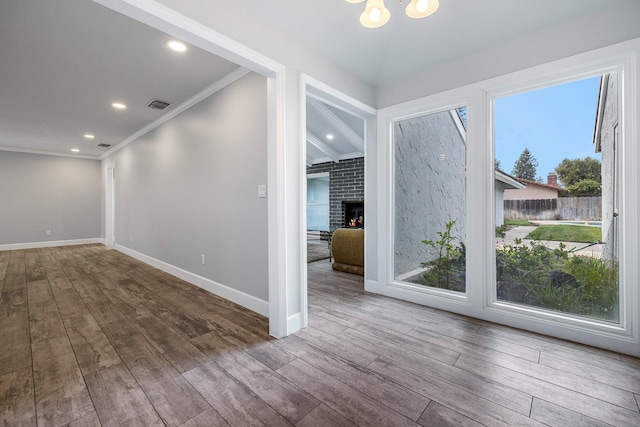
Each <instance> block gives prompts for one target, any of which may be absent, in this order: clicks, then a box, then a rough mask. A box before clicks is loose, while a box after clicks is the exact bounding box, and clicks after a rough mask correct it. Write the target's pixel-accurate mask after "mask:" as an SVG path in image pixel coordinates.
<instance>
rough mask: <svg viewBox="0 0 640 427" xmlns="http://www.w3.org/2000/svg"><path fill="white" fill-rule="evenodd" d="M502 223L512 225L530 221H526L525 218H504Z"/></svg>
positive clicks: (528, 223)
mask: <svg viewBox="0 0 640 427" xmlns="http://www.w3.org/2000/svg"><path fill="white" fill-rule="evenodd" d="M504 225H507V226H509V225H514V226H519V225H531V223H530V222H529V221H527V220H526V219H505V220H504Z"/></svg>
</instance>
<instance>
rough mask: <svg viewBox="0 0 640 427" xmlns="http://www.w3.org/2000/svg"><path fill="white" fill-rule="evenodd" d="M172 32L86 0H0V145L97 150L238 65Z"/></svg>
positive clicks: (95, 153)
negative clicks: (171, 44) (176, 42)
mask: <svg viewBox="0 0 640 427" xmlns="http://www.w3.org/2000/svg"><path fill="white" fill-rule="evenodd" d="M169 39H170V37H169V36H167V35H166V34H163V33H161V32H159V31H156V30H154V29H152V28H150V27H148V26H146V25H143V24H140V23H139V22H137V21H134V20H132V19H130V18H127V17H125V16H123V15H121V14H118V13H116V12H113V11H111V10H110V9H107V8H105V7H103V6H100V5H98V4H96V3H94V2H92V1H87V0H56V1H42V0H11V1H2V2H0V58H2V62H1V66H0V147H3V148H5V149H7V148H9V149H19V150H29V151H42V152H47V153H58V154H64V155H73V154H72V153H71V151H70V150H71V149H72V148H77V149H79V150H80V152H79V153H78V155H79V156H85V157H95V158H97V157H98V156H100V155H101V154H102V153H104V152H105V151H106V150H107V149H108V148H100V147H98V146H97V144H100V143H104V144H110V145H116V144H118V143H120V142H122V141H123V140H125V139H127V138H128V137H129V136H131V135H132V134H134V133H136V132H137V131H138V130H140V129H141V128H143V127H145V126H146V125H147V124H149V123H150V122H152V121H154V120H156V119H157V118H159V117H160V116H162V115H163V114H165V113H168V112H170V111H171V109H172V108H175V106H177V105H179V104H181V103H183V102H184V101H186V100H187V99H189V98H190V97H192V96H193V95H195V94H197V93H199V92H200V91H202V90H203V89H204V88H206V87H208V86H209V85H211V84H212V83H214V82H215V81H217V80H219V79H220V78H221V77H223V76H225V75H227V74H228V73H230V72H231V71H233V70H234V69H236V68H237V67H238V66H237V65H236V64H233V63H231V62H228V61H226V60H223V59H221V58H219V57H216V56H214V55H211V54H210V53H208V52H205V51H203V50H200V49H198V48H196V47H193V46H190V47H189V49H188V50H187V52H184V53H176V52H174V51H171V50H169V49H168V48H167V47H166V42H167V41H168V40H169ZM152 98H158V99H161V100H164V101H169V102H171V103H173V105H172V106H170V107H169V108H167V109H166V110H164V111H160V110H154V109H151V108H149V107H146V104H147V103H148V102H149V101H150V100H151V99H152ZM115 101H118V102H122V103H125V104H126V105H127V107H128V108H127V109H126V110H124V111H120V110H116V109H114V108H113V107H111V103H112V102H115ZM86 133H90V134H93V135H95V139H93V140H87V139H85V138H84V137H83V135H84V134H86Z"/></svg>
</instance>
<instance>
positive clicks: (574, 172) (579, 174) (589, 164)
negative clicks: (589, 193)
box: [556, 157, 602, 194]
mask: <svg viewBox="0 0 640 427" xmlns="http://www.w3.org/2000/svg"><path fill="white" fill-rule="evenodd" d="M600 170H601V167H600V161H598V160H597V159H592V158H591V157H585V158H584V159H572V160H569V159H564V160H563V161H562V162H560V164H559V165H558V166H556V173H557V174H558V178H559V179H560V182H562V184H563V185H564V186H565V187H566V188H569V187H571V186H572V185H575V184H577V183H579V182H580V181H582V180H585V179H591V180H594V181H596V182H598V183H600V182H602V178H601V175H600ZM598 194H599V193H598Z"/></svg>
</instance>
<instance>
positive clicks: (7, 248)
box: [0, 237, 104, 251]
mask: <svg viewBox="0 0 640 427" xmlns="http://www.w3.org/2000/svg"><path fill="white" fill-rule="evenodd" d="M94 243H102V244H104V239H102V238H100V237H96V238H92V239H74V240H52V241H48V242H29V243H9V244H5V245H0V251H17V250H21V249H38V248H54V247H56V246H73V245H91V244H94Z"/></svg>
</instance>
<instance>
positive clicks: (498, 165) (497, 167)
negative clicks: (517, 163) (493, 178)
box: [493, 159, 502, 172]
mask: <svg viewBox="0 0 640 427" xmlns="http://www.w3.org/2000/svg"><path fill="white" fill-rule="evenodd" d="M493 167H494V168H495V170H498V171H500V172H502V163H501V162H500V160H498V159H496V160H495V161H494V166H493Z"/></svg>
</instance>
